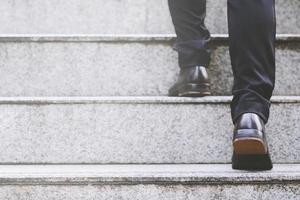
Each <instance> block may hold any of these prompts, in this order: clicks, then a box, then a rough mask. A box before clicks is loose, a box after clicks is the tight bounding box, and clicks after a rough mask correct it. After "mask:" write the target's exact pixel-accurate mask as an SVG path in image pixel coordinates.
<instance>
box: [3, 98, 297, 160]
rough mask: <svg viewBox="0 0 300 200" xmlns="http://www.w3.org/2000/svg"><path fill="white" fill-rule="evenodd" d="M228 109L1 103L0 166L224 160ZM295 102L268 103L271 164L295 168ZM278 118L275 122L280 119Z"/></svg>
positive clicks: (228, 153)
mask: <svg viewBox="0 0 300 200" xmlns="http://www.w3.org/2000/svg"><path fill="white" fill-rule="evenodd" d="M229 113H230V111H229V104H226V103H224V104H223V103H222V104H205V103H198V104H197V103H191V104H185V103H184V104H174V103H146V102H144V103H141V104H140V103H138V102H132V103H128V102H127V103H124V104H123V103H99V102H98V103H97V102H96V103H91V104H84V103H83V104H77V103H76V104H72V103H70V104H51V103H45V104H26V105H22V104H20V105H17V104H14V105H12V104H9V102H6V103H5V104H2V105H0V120H1V124H2V126H1V127H0V137H1V140H0V152H1V154H0V160H1V163H228V162H230V159H231V153H232V149H231V137H232V128H233V127H232V124H231V120H230V114H229ZM299 113H300V104H299V103H274V104H273V105H272V112H271V118H270V123H269V124H268V128H267V133H268V134H267V135H268V138H269V144H270V150H271V154H272V158H273V161H274V162H275V163H300V149H299V148H297V146H298V144H299V142H300V135H299V130H300V124H299V121H300V115H299ZM278 116H280V117H278Z"/></svg>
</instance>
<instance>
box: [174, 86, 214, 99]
mask: <svg viewBox="0 0 300 200" xmlns="http://www.w3.org/2000/svg"><path fill="white" fill-rule="evenodd" d="M208 95H211V92H210V85H209V84H192V83H190V84H186V85H182V86H180V87H179V88H178V89H177V90H176V91H172V92H170V93H169V96H179V97H204V96H208Z"/></svg>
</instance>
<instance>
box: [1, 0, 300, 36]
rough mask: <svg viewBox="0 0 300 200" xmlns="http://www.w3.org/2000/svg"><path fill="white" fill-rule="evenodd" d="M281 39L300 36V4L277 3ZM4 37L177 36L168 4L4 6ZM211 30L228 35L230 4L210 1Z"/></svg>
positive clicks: (94, 1)
mask: <svg viewBox="0 0 300 200" xmlns="http://www.w3.org/2000/svg"><path fill="white" fill-rule="evenodd" d="M276 4H277V5H276V7H277V24H278V26H277V31H278V33H300V24H299V10H300V2H299V0H288V1H286V0H277V1H276ZM0 8H1V11H2V12H0V13H1V17H0V24H1V26H0V34H7V33H9V34H22V33H23V34H24V33H25V34H27V33H34V34H47V33H59V34H71V33H73V34H74V33H91V34H101V33H116V34H117V33H119V34H120V33H122V34H133V33H173V32H174V30H173V25H172V22H171V18H170V15H169V10H168V5H167V0H151V1H147V0H139V1H135V0H110V1H106V0H89V1H81V0H68V1H60V0H35V1H30V2H29V1H15V0H7V1H1V3H0ZM207 10H208V12H207V19H206V23H207V26H208V27H209V28H210V30H211V32H212V33H226V32H227V17H226V16H227V15H226V12H227V5H226V0H208V3H207Z"/></svg>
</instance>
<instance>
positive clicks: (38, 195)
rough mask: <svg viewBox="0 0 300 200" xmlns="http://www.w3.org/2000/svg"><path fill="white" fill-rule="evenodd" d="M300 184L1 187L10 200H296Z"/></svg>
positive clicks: (1, 195) (0, 190) (299, 193)
mask: <svg viewBox="0 0 300 200" xmlns="http://www.w3.org/2000/svg"><path fill="white" fill-rule="evenodd" d="M299 187H300V184H299V183H298V184H285V183H282V184H270V185H264V184H263V185H261V184H253V185H152V184H151V185H99V186H64V185H62V186H51V185H47V186H1V187H0V198H1V199H9V200H46V199H47V200H49V199H56V200H58V199H64V200H69V199H70V200H71V199H72V200H91V199H120V200H125V199H126V200H129V199H135V200H142V199H149V200H157V199H160V200H171V199H172V200H179V199H180V200H181V199H185V200H197V199H222V200H232V199H239V200H248V199H253V200H260V199H265V200H296V199H299V197H300V192H299Z"/></svg>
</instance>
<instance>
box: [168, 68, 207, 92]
mask: <svg viewBox="0 0 300 200" xmlns="http://www.w3.org/2000/svg"><path fill="white" fill-rule="evenodd" d="M210 94H211V93H210V81H209V78H208V74H207V71H206V69H205V67H203V66H195V67H189V68H186V69H181V70H180V74H179V78H178V80H177V82H176V83H175V84H174V85H173V86H172V87H171V88H170V90H169V96H180V97H203V96H207V95H210Z"/></svg>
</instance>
